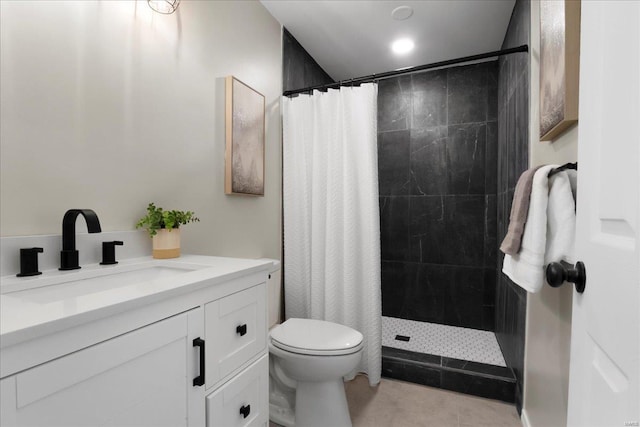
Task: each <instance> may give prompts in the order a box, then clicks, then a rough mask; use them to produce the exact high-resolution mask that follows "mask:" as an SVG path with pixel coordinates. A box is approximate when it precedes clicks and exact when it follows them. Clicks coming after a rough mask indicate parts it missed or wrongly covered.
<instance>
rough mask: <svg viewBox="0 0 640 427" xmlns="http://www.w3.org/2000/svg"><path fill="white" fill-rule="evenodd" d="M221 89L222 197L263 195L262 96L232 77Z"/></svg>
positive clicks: (263, 105) (263, 136)
mask: <svg viewBox="0 0 640 427" xmlns="http://www.w3.org/2000/svg"><path fill="white" fill-rule="evenodd" d="M225 89H226V90H225V98H226V108H225V128H226V149H225V179H224V191H225V194H241V195H249V196H264V166H265V165H264V151H265V144H264V142H265V126H264V111H265V98H264V95H262V94H261V93H260V92H258V91H256V90H255V89H253V88H251V87H250V86H249V85H247V84H245V83H243V82H241V81H240V80H238V79H237V78H235V77H233V76H227V77H226V79H225Z"/></svg>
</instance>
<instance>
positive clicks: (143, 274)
mask: <svg viewBox="0 0 640 427" xmlns="http://www.w3.org/2000/svg"><path fill="white" fill-rule="evenodd" d="M194 267H196V268H184V267H183V266H170V267H169V266H162V265H154V266H148V267H143V268H139V269H134V270H129V271H113V272H112V273H110V274H106V275H98V276H94V277H88V278H84V279H74V280H71V281H64V282H62V283H57V284H50V285H47V286H40V287H37V288H35V289H33V288H31V289H28V290H22V291H16V292H11V293H10V295H11V296H13V297H19V298H22V299H23V300H25V301H30V302H34V303H45V302H46V303H51V302H54V301H61V300H68V299H69V298H81V297H83V296H87V295H95V294H98V293H101V292H105V291H113V290H115V289H119V288H120V289H121V288H125V287H129V286H133V285H139V284H148V283H149V282H153V281H157V280H160V279H166V278H168V277H172V276H177V275H179V274H184V273H188V272H190V271H194V270H197V269H199V268H197V267H200V268H204V267H206V266H194Z"/></svg>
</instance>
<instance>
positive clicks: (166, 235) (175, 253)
mask: <svg viewBox="0 0 640 427" xmlns="http://www.w3.org/2000/svg"><path fill="white" fill-rule="evenodd" d="M152 241H153V257H154V258H157V259H167V258H178V257H179V256H180V229H179V228H173V229H171V230H166V229H164V228H163V229H161V230H158V234H156V235H155V236H153V238H152Z"/></svg>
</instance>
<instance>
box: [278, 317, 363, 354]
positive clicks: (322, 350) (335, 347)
mask: <svg viewBox="0 0 640 427" xmlns="http://www.w3.org/2000/svg"><path fill="white" fill-rule="evenodd" d="M362 339H363V337H362V334H361V333H360V332H358V331H356V330H355V329H351V328H349V327H347V326H344V325H339V324H337V323H332V322H326V321H324V320H314V319H289V320H287V321H286V322H284V323H283V324H281V325H280V326H278V327H276V328H274V329H273V330H272V331H271V342H272V343H273V344H274V345H275V346H276V347H279V348H281V349H283V350H287V351H293V352H296V353H303V354H317V355H339V354H349V353H355V352H356V351H358V350H360V348H361V346H362Z"/></svg>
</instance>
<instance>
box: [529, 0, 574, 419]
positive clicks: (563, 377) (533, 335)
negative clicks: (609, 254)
mask: <svg viewBox="0 0 640 427" xmlns="http://www.w3.org/2000/svg"><path fill="white" fill-rule="evenodd" d="M530 43H531V45H530V49H531V96H530V98H529V99H530V100H531V101H530V102H531V105H530V111H531V118H530V122H529V123H530V137H531V138H530V140H531V145H530V152H529V159H530V160H529V163H530V166H537V165H542V164H564V163H567V162H575V161H576V160H577V158H578V126H573V127H572V128H570V129H569V130H567V131H566V132H565V133H563V134H562V135H561V136H560V137H559V138H558V139H556V140H555V141H553V142H540V138H539V93H540V91H539V76H540V2H539V0H532V2H531V42H530ZM578 191H579V190H578ZM572 297H573V293H572V287H571V286H566V285H565V286H563V287H561V288H558V289H553V288H551V287H549V286H544V287H543V288H542V290H541V291H540V292H539V293H537V294H529V297H528V300H527V329H526V344H525V366H524V369H525V378H524V387H525V391H524V404H523V419H524V420H525V423H527V424H528V425H530V426H531V427H542V426H563V425H566V419H567V399H568V392H569V352H570V347H571V303H572Z"/></svg>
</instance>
